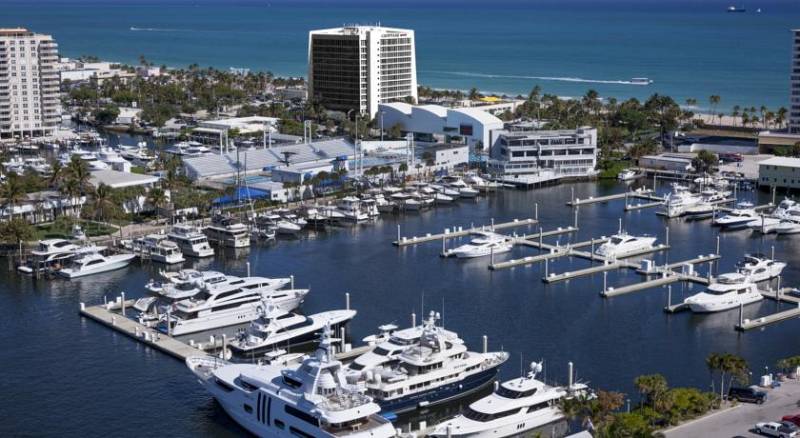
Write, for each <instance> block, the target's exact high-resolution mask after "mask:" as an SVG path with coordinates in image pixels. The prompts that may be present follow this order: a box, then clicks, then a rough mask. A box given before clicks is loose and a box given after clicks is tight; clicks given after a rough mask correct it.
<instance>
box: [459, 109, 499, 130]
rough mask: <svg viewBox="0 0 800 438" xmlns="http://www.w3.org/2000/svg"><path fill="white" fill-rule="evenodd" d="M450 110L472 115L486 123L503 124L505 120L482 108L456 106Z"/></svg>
mask: <svg viewBox="0 0 800 438" xmlns="http://www.w3.org/2000/svg"><path fill="white" fill-rule="evenodd" d="M450 111H452V112H454V113H460V114H463V115H465V116H467V117H471V118H473V119H475V120H477V121H479V122H481V123H482V124H484V125H500V126H503V121H502V120H500V119H498V118H497V117H495V116H493V115H491V114H489V113H488V112H486V111H484V110H482V109H480V108H455V109H451V110H450Z"/></svg>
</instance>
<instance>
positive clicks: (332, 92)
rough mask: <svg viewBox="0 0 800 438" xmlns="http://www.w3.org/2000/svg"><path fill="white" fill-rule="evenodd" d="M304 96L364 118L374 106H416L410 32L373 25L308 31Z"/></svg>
mask: <svg viewBox="0 0 800 438" xmlns="http://www.w3.org/2000/svg"><path fill="white" fill-rule="evenodd" d="M308 96H309V98H310V99H314V100H317V101H319V102H321V103H322V104H323V105H324V106H325V107H326V108H328V109H332V110H341V111H349V110H357V111H358V112H360V113H361V114H365V115H368V116H369V117H375V115H376V114H377V112H378V104H380V103H384V102H394V101H402V100H405V99H409V98H410V99H413V100H414V101H415V102H416V100H417V66H416V55H415V49H414V31H413V30H406V29H394V28H388V27H379V26H346V27H339V28H334V29H322V30H313V31H311V32H310V33H309V36H308Z"/></svg>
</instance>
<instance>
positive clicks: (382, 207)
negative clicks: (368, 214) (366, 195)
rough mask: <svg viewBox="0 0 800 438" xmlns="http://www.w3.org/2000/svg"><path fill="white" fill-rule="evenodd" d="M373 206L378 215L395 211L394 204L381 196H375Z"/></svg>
mask: <svg viewBox="0 0 800 438" xmlns="http://www.w3.org/2000/svg"><path fill="white" fill-rule="evenodd" d="M375 206H376V207H377V208H378V212H380V213H391V212H393V211H394V209H395V204H394V203H393V202H391V201H389V200H388V199H386V197H385V196H383V195H382V194H380V195H376V196H375Z"/></svg>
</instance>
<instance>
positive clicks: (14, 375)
mask: <svg viewBox="0 0 800 438" xmlns="http://www.w3.org/2000/svg"><path fill="white" fill-rule="evenodd" d="M571 187H574V188H575V193H576V196H579V197H581V198H585V197H587V196H599V195H604V194H609V193H613V192H618V191H621V190H623V186H622V185H619V184H616V183H581V184H575V185H560V186H554V187H549V188H545V189H541V190H535V191H513V190H509V191H503V192H501V193H498V194H497V195H495V196H493V197H491V198H481V199H479V200H478V201H476V202H474V203H473V202H461V203H460V204H459V205H456V206H452V207H443V208H439V209H435V210H432V211H428V212H424V213H421V214H408V215H405V216H388V217H386V218H383V219H381V220H379V221H377V222H376V223H373V224H365V225H359V226H354V227H342V228H337V229H335V230H333V231H331V232H327V233H320V234H316V235H311V236H309V237H308V238H304V239H301V240H280V241H278V242H276V243H275V244H272V245H267V246H263V247H259V246H254V247H252V248H250V249H249V250H246V251H239V252H233V251H223V252H222V254H220V255H218V256H217V257H215V258H214V259H213V260H208V261H204V262H202V263H203V264H202V266H199V267H201V268H205V269H208V268H212V269H218V270H224V271H226V272H230V273H234V274H239V275H243V274H244V273H245V272H246V262H247V261H249V262H250V263H251V265H252V270H253V274H254V275H255V274H259V275H267V276H287V275H289V274H294V275H295V276H296V279H297V280H296V285H297V287H307V286H308V287H310V288H311V294H310V295H309V297H308V300H307V302H306V304H305V305H304V311H305V312H308V313H314V312H319V311H323V310H328V309H332V308H341V307H343V306H344V293H345V292H350V293H351V298H352V305H353V307H354V308H355V309H357V310H358V316H357V317H356V318H355V320H354V321H353V323H352V325H351V329H352V334H353V336H354V338H355V339H361V338H362V337H364V336H366V335H368V334H371V333H374V332H375V331H376V328H377V326H378V325H380V324H382V323H387V322H390V321H393V322H396V323H398V324H399V325H401V326H405V325H407V324H409V323H410V313H411V312H412V311H414V312H416V313H417V314H418V315H419V314H420V313H421V311H420V307H421V302H422V297H423V296H424V302H425V308H426V310H436V311H440V312H442V313H443V315H444V324H445V326H447V327H448V328H450V329H452V330H456V331H457V332H459V334H460V335H461V336H462V337H463V338H464V339H465V340H466V341H467V343H468V345H469V346H470V347H471V348H473V349H479V348H480V344H481V336H482V335H484V334H485V335H487V336H488V337H489V344H490V348H491V349H501V348H502V349H504V350H506V351H510V352H511V353H512V358H511V359H510V360H509V362H508V363H507V364H505V365H504V366H503V368H502V370H501V375H500V377H501V378H503V379H508V378H512V377H515V376H517V375H518V374H519V363H520V357H521V360H522V362H524V363H528V362H530V361H532V360H537V361H538V360H541V359H544V360H545V363H546V376H547V378H548V380H551V379H556V380H560V381H561V382H564V381H565V380H566V363H567V361H573V362H574V363H575V366H576V371H577V373H578V376H579V378H581V379H584V380H588V381H589V382H590V383H591V385H592V386H594V387H597V388H604V389H614V390H621V391H624V392H627V393H629V394H632V395H633V394H635V390H634V389H633V387H632V383H631V382H632V380H633V378H634V377H636V376H637V375H640V374H645V373H655V372H658V373H663V374H664V375H665V376H666V377H667V379H668V380H669V381H670V383H671V384H673V385H683V386H686V385H692V386H697V387H700V388H704V389H705V388H707V387H708V385H709V383H710V382H709V375H708V371H707V370H706V367H705V364H704V359H705V357H706V356H707V355H708V354H709V353H710V352H713V351H729V352H733V353H737V354H741V355H743V356H744V357H745V358H747V360H748V361H749V362H750V365H751V367H752V368H753V370H754V372H755V374H756V375H757V374H758V373H759V372H760V371H761V370H763V369H764V366H765V365H766V366H770V367H772V366H773V364H774V363H775V361H776V360H777V359H779V358H782V357H785V356H789V355H792V354H794V353H793V350H792V349H791V347H790V346H792V345H794V344H795V341H796V337H797V335H796V334H797V331H798V329H800V321H798V320H791V321H786V322H782V323H779V324H777V325H774V326H771V327H767V328H766V329H765V330H763V331H753V332H748V333H743V334H742V333H737V332H735V331H734V330H733V325H734V324H735V322H736V320H737V318H738V315H737V312H736V311H732V312H725V313H722V314H714V315H705V316H703V315H693V314H691V313H681V314H676V315H667V314H665V313H663V312H662V307H663V306H664V304H665V301H666V290H665V289H662V288H657V289H651V290H647V291H643V292H638V293H634V294H630V295H626V296H621V297H617V298H613V299H603V298H601V297H599V295H598V292H599V291H600V290H601V288H602V282H603V276H602V274H599V275H595V276H593V277H585V278H580V279H577V280H573V281H570V282H565V283H557V284H553V285H545V284H544V283H542V282H541V277H542V276H543V275H544V266H542V265H536V266H530V267H521V268H515V269H511V270H502V271H496V272H492V271H489V270H488V269H487V268H486V265H487V263H488V261H487V260H486V259H476V260H468V261H460V260H453V259H446V260H445V259H441V258H440V257H439V256H438V254H439V251H440V250H441V245H440V243H438V242H435V243H429V244H423V245H418V246H413V247H408V248H403V249H398V248H396V247H394V246H392V245H391V244H390V242H391V241H392V240H394V238H395V236H396V226H397V224H398V223H399V224H400V225H401V227H402V233H403V234H404V235H422V234H424V233H426V232H439V231H441V230H442V229H443V228H445V227H452V226H454V225H462V226H463V225H469V224H471V223H474V224H485V223H489V222H490V220H491V218H495V220H497V221H507V220H510V219H513V218H524V217H531V216H532V215H533V209H534V203H535V202H538V203H539V212H540V216H541V220H542V222H543V224H544V228H545V229H546V230H547V229H553V228H555V227H557V226H566V225H569V224H571V222H572V215H571V210H570V209H569V208H568V207H566V206H565V205H564V202H565V201H566V200H567V199H568V198H569V197H570V188H571ZM761 197H762V199H760V201H761V202H762V203H763V202H764V201H766V200H767V199H766V194H761ZM622 202H623V201H615V202H612V203H609V204H598V205H590V206H584V207H581V208H580V226H581V231H580V232H579V233H578V234H577V236H574V237H573V239H577V240H586V239H588V238H589V237H591V236H595V237H597V236H600V235H603V234H605V235H609V234H611V233H613V232H615V231H616V229H617V219H618V218H619V217H620V216H622V217H624V226H625V228H626V229H627V230H629V231H630V232H633V233H651V234H655V235H659V236H661V238H662V239H663V234H664V226H665V224H666V222H665V221H664V219H662V218H660V217H657V216H656V215H655V214H654V212H653V210H652V209H648V210H642V211H638V212H632V213H630V214H623V213H622ZM519 231H520V232H522V231H524V229H520V230H519ZM533 231H534V230H531V231H529V232H533ZM715 236H716V232H715V231H712V228H710V226H709V225H708V222H707V221H705V222H683V221H680V220H673V221H672V222H671V223H670V239H671V244H672V250H670V251H669V252H668V253H666V254H660V255H657V256H656V259H657V260H658V261H659V262H660V263H663V261H664V260H665V257H668V258H669V260H670V261H672V262H674V261H678V260H685V259H689V258H693V257H695V256H697V255H698V254H701V253H704V254H709V253H712V252H714V245H715ZM568 239H569V237H566V236H564V237H561V238H560V241H561V242H566V241H567V240H568ZM549 240H550V241H555V238H553V239H549ZM454 244H455V242H452V243H450V245H454ZM721 245H722V248H721V249H722V254H723V255H724V259H723V260H722V262H721V266H722V270H723V271H726V270H731V269H732V268H733V265H734V263H735V262H736V261H737V259H738V257H739V256H740V255H741V254H743V253H745V252H752V251H762V252H765V253H769V251H770V246H771V245H775V253H776V256H777V257H778V258H780V259H783V260H788V261H789V262H790V266H789V267H788V268H787V269H786V270H785V271H784V277H783V284H784V285H797V284H798V282H799V281H800V271H798V269H797V264H796V262H797V254H798V249H800V248H798V246H800V241H799V240H797V239H793V238H788V239H786V238H780V239H775V238H774V237H768V238H765V239H763V240H762V239H761V238H759V237H754V236H752V235H751V234H750V233H749V232H746V231H744V232H732V233H723V234H722V239H721ZM535 253H536V251H535V250H532V249H525V248H517V249H515V250H514V251H513V253H512V254H510V255H509V254H507V255H504V256H498V260H500V259H503V258H506V257H519V256H521V255H524V254H535ZM189 265H191V263H187V265H186V266H189ZM588 265H589V262H588V261H585V260H581V259H563V260H558V261H556V262H554V263H552V264H550V271H551V272H564V271H567V270H575V269H578V268H582V267H586V266H588ZM162 268H163V267H162V266H159V265H157V264H144V265H140V264H139V263H138V262H135V263H134V264H133V265H132V266H130V267H128V268H126V269H124V270H120V271H116V272H113V273H109V274H105V275H98V276H94V277H87V278H84V279H79V280H76V281H64V280H60V279H55V280H52V281H46V280H36V279H32V278H30V277H24V276H20V275H17V274H16V273H14V272H13V271H12V270H11V269H8V270H5V271H4V272H2V273H0V320H2V321H3V325H2V326H3V330H1V331H0V342H2V345H3V346H4V347H5V348H4V351H3V353H0V363H3V364H4V366H3V368H2V369H3V379H2V382H3V383H2V389H3V394H4V397H3V399H2V401H0V435H2V436H19V435H44V434H51V433H58V434H59V435H61V436H109V435H113V436H131V435H145V436H151V435H161V434H163V433H164V432H165V431H167V433H169V434H170V435H171V436H187V437H189V436H198V435H201V434H202V435H213V436H228V435H237V434H241V433H242V430H241V429H239V428H238V427H237V426H236V425H235V424H233V423H232V422H231V420H230V419H228V418H227V417H226V416H225V415H224V413H223V412H222V411H221V409H220V408H219V407H217V405H216V404H215V403H214V402H213V401H212V400H211V399H210V397H209V396H208V395H207V394H206V393H205V392H204V390H203V389H202V388H201V387H200V386H199V385H198V384H197V383H196V381H195V379H193V378H192V377H191V375H190V373H189V372H188V370H187V369H186V368H185V366H184V365H183V364H182V363H181V362H179V361H177V360H175V359H173V358H171V357H168V356H166V355H164V354H161V353H158V352H155V351H153V350H150V349H149V348H146V347H144V346H142V345H141V344H139V343H137V342H134V341H132V340H131V339H129V338H127V337H125V336H123V335H120V334H117V333H115V332H113V331H111V330H109V329H108V328H105V327H103V326H100V325H98V324H96V323H94V322H92V321H90V320H86V319H82V318H80V317H79V316H78V307H79V303H80V302H86V303H88V304H97V303H102V301H103V296H104V295H108V296H109V297H112V296H116V295H118V294H119V292H121V291H125V292H126V296H128V297H138V296H141V295H142V294H143V285H144V284H145V282H146V281H147V280H148V279H149V278H152V277H155V276H156V275H157V271H158V269H162ZM702 272H705V271H702ZM640 279H641V277H640V276H638V275H637V274H635V273H633V272H631V271H628V270H622V271H613V272H611V273H610V274H609V277H608V281H609V284H610V285H618V284H629V283H633V282H637V281H640ZM699 290H700V287H699V286H697V285H686V286H682V285H676V286H674V287H673V300H674V301H677V300H679V299H682V298H683V297H685V296H686V295H687V294H689V293H691V292H696V291H699ZM776 307H777V306H776V304H775V303H773V302H771V301H764V302H762V303H760V304H755V305H752V306H749V307H748V308H747V309H746V310H745V317H754V316H755V315H757V314H766V313H769V312H772V311H774V310H775V309H776ZM633 398H634V399H635V397H633Z"/></svg>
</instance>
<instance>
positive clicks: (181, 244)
mask: <svg viewBox="0 0 800 438" xmlns="http://www.w3.org/2000/svg"><path fill="white" fill-rule="evenodd" d="M167 237H168V238H169V240H171V241H173V242H175V244H177V245H178V248H180V250H181V252H182V253H183V254H184V255H187V256H190V257H199V258H203V257H211V256H213V255H214V248H212V247H211V245H210V244H209V243H208V237H206V235H205V234H203V233H202V232H201V231H200V229H199V228H197V227H195V226H192V225H189V224H175V225H174V226H173V227H172V229H171V230H170V231H169V233H167Z"/></svg>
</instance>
